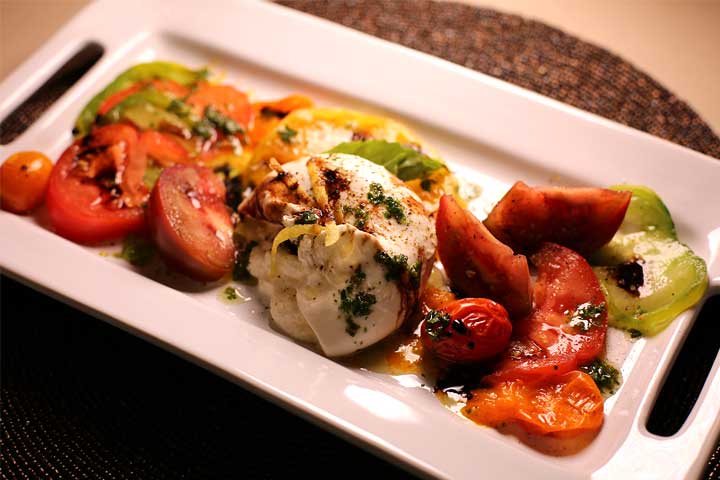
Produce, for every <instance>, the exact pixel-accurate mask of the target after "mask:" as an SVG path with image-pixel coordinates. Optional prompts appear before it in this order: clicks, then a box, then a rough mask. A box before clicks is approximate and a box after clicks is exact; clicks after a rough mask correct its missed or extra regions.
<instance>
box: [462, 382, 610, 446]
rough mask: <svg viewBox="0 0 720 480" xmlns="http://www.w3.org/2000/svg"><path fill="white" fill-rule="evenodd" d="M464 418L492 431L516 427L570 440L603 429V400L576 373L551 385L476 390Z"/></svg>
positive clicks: (520, 384) (591, 384)
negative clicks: (514, 425) (509, 425)
mask: <svg viewBox="0 0 720 480" xmlns="http://www.w3.org/2000/svg"><path fill="white" fill-rule="evenodd" d="M463 414H464V415H465V416H466V417H468V418H469V419H471V420H472V421H474V422H476V423H480V424H483V425H487V426H490V427H502V426H505V425H506V424H510V423H516V424H518V425H519V426H520V427H521V428H522V429H523V430H524V431H525V432H527V433H529V434H532V435H550V436H554V437H562V438H567V437H573V436H577V435H581V434H583V433H589V432H596V431H598V430H599V429H600V427H601V426H602V424H603V398H602V394H601V393H600V390H599V389H598V387H597V385H595V382H594V381H593V379H592V378H591V377H590V376H589V375H587V374H585V373H583V372H580V371H577V370H575V371H572V372H568V373H566V374H564V375H561V376H559V377H556V378H555V379H553V380H552V381H550V382H549V383H543V384H533V383H530V382H527V381H523V380H511V381H506V382H502V383H499V384H497V385H495V386H493V387H492V388H488V389H477V390H473V392H472V398H471V399H470V400H469V401H468V403H467V405H466V406H465V407H464V408H463Z"/></svg>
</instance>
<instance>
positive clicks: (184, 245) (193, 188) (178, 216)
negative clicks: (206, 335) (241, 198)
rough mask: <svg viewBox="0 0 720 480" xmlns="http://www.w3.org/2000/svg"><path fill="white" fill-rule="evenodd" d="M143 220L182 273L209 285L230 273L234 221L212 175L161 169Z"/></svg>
mask: <svg viewBox="0 0 720 480" xmlns="http://www.w3.org/2000/svg"><path fill="white" fill-rule="evenodd" d="M147 215H148V224H149V227H150V234H151V236H152V238H153V240H154V242H155V245H156V246H157V247H158V250H159V251H160V253H161V254H162V256H163V257H164V258H165V260H166V261H167V262H168V263H169V264H170V265H172V266H173V267H174V268H176V269H177V270H179V271H180V272H182V273H184V274H185V275H187V276H189V277H191V278H193V279H195V280H200V281H213V280H218V279H219V278H221V277H222V276H223V275H225V274H226V273H228V272H229V271H230V270H231V269H232V266H233V262H234V258H235V246H234V244H233V240H232V233H233V228H232V220H231V218H230V213H229V211H228V209H227V207H226V206H225V186H224V185H223V183H222V182H221V181H220V180H219V179H218V178H217V177H216V176H215V174H213V173H212V170H210V169H208V168H205V167H200V166H195V165H176V166H173V167H168V168H166V169H164V170H163V171H162V173H161V174H160V177H159V178H158V181H157V183H156V184H155V187H154V188H153V191H152V194H151V195H150V202H149V205H148V210H147Z"/></svg>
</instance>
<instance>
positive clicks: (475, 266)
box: [436, 195, 532, 318]
mask: <svg viewBox="0 0 720 480" xmlns="http://www.w3.org/2000/svg"><path fill="white" fill-rule="evenodd" d="M436 231H437V238H438V255H439V256H440V260H441V261H442V264H443V266H444V267H445V271H446V272H447V275H448V277H449V278H450V281H451V282H452V284H453V286H454V287H455V288H457V289H458V290H459V291H461V292H462V293H463V294H464V295H466V296H469V297H487V298H491V299H493V300H495V301H497V302H500V303H501V304H502V305H503V306H504V307H505V308H506V309H507V311H508V312H509V313H510V315H511V316H512V317H513V318H516V317H522V316H523V315H525V314H527V313H528V312H529V311H530V308H531V307H532V293H531V292H532V287H531V285H530V271H529V269H528V264H527V259H526V258H525V257H524V256H522V255H515V254H513V251H512V250H511V249H510V248H509V247H507V246H506V245H503V244H502V243H501V242H499V241H498V240H496V239H495V237H493V236H492V234H491V233H490V232H489V231H488V230H487V228H485V226H484V225H483V224H482V222H481V221H480V220H478V219H477V218H476V217H475V215H473V214H472V213H470V212H469V211H467V210H465V209H464V208H462V207H461V206H460V205H458V204H457V202H456V201H455V199H454V198H453V197H451V196H448V195H445V196H443V197H442V198H441V199H440V208H439V209H438V213H437V221H436Z"/></svg>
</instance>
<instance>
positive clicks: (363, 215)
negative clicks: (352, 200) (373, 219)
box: [342, 205, 370, 230]
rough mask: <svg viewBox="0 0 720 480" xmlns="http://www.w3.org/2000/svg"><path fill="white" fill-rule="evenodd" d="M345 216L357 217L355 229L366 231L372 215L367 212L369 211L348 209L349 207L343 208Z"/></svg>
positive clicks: (357, 208)
mask: <svg viewBox="0 0 720 480" xmlns="http://www.w3.org/2000/svg"><path fill="white" fill-rule="evenodd" d="M342 211H343V214H345V215H348V214H352V215H353V217H355V227H356V228H358V229H360V230H364V229H365V227H366V226H367V221H368V219H369V218H370V214H369V213H368V212H367V210H363V209H362V208H360V207H348V206H347V205H345V206H343V209H342Z"/></svg>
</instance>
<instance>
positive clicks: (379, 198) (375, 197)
mask: <svg viewBox="0 0 720 480" xmlns="http://www.w3.org/2000/svg"><path fill="white" fill-rule="evenodd" d="M367 198H368V200H370V203H372V204H373V205H380V204H381V203H383V201H384V200H385V193H384V192H383V187H382V185H380V184H379V183H375V182H373V183H371V184H370V191H369V192H368V194H367Z"/></svg>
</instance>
